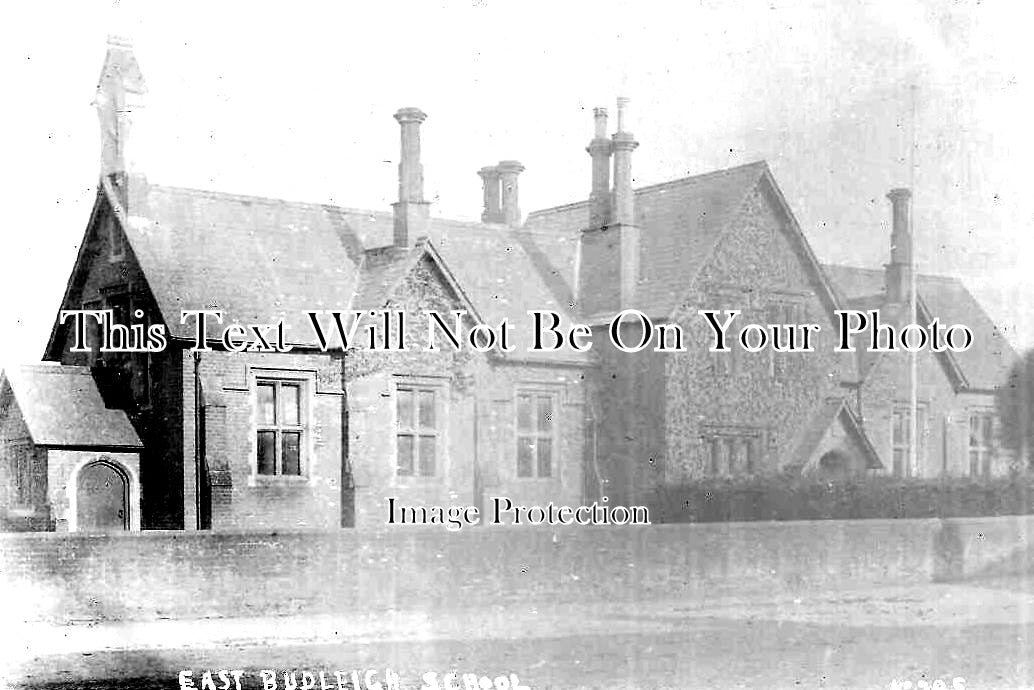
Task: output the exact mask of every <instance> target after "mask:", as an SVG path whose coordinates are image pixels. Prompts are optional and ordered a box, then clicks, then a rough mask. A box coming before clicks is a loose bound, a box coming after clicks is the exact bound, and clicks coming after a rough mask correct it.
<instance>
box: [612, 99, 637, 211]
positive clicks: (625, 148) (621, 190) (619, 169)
mask: <svg viewBox="0 0 1034 690" xmlns="http://www.w3.org/2000/svg"><path fill="white" fill-rule="evenodd" d="M627 109H628V99H627V98H618V129H617V131H616V132H614V136H613V147H614V194H613V197H612V201H611V209H610V219H611V222H612V223H614V224H618V225H634V224H635V200H634V198H633V195H632V152H633V151H635V149H636V147H637V146H639V142H637V141H636V140H635V137H634V136H632V133H631V132H628V131H626V130H625V116H626V111H627Z"/></svg>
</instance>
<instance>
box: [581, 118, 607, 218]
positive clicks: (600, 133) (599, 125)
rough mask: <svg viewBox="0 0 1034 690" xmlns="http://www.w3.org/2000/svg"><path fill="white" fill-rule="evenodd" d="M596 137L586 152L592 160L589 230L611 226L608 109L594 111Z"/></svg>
mask: <svg viewBox="0 0 1034 690" xmlns="http://www.w3.org/2000/svg"><path fill="white" fill-rule="evenodd" d="M592 115H593V124H594V125H595V127H594V136H593V139H592V141H590V142H589V145H588V146H587V147H586V148H585V151H586V152H587V153H588V154H589V157H590V158H591V159H592V188H591V190H590V192H589V228H590V229H593V230H596V229H599V228H602V227H604V226H606V225H609V224H610V157H611V154H612V153H613V145H612V144H611V141H610V139H609V138H608V137H607V109H606V108H594V109H593V111H592Z"/></svg>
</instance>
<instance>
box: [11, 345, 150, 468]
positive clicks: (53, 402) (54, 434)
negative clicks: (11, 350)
mask: <svg viewBox="0 0 1034 690" xmlns="http://www.w3.org/2000/svg"><path fill="white" fill-rule="evenodd" d="M3 380H6V381H7V382H8V383H9V384H10V386H11V390H12V392H13V393H14V398H15V401H16V402H17V404H18V409H19V410H20V411H21V413H22V416H23V417H24V419H25V424H26V425H27V426H28V427H29V434H30V435H31V436H32V440H33V441H34V442H35V443H36V444H37V445H42V446H76V447H82V446H95V447H103V448H126V449H137V448H143V444H142V443H141V442H140V438H139V437H138V436H137V435H136V432H135V431H134V430H133V426H132V425H131V424H130V423H129V419H128V418H127V417H126V413H125V412H123V411H122V410H115V409H109V408H107V407H105V405H104V400H103V399H102V398H101V394H100V391H98V390H97V384H96V383H94V380H93V376H91V375H90V370H89V368H88V367H79V366H62V365H58V364H34V365H26V366H20V367H12V368H10V369H7V370H5V371H4V372H2V373H0V385H2V381H3Z"/></svg>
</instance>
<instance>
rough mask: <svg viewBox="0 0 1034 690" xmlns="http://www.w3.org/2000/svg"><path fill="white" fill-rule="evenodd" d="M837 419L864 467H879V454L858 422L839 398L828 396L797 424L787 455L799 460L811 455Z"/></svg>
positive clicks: (848, 406)
mask: <svg viewBox="0 0 1034 690" xmlns="http://www.w3.org/2000/svg"><path fill="white" fill-rule="evenodd" d="M837 422H839V423H840V424H843V426H844V429H845V430H846V431H847V433H848V434H850V435H851V437H852V439H854V441H855V443H857V444H858V446H859V448H861V449H862V452H863V454H864V455H865V467H866V469H870V470H878V469H882V468H883V463H882V462H880V457H879V454H878V453H877V452H876V449H875V448H874V447H873V445H872V442H871V441H870V440H869V437H868V436H867V435H866V434H865V431H863V430H862V425H861V422H860V421H859V420H858V417H857V416H856V415H855V413H854V412H853V411H852V410H851V406H850V405H848V404H847V402H846V401H845V400H844V399H842V398H829V399H827V400H823V401H822V402H821V403H819V404H818V405H817V406H816V407H815V409H814V410H812V413H811V415H810V416H809V417H808V419H807V420H806V421H805V423H804V424H803V425H802V426H801V427H799V429H798V433H797V437H796V438H795V439H794V443H793V446H792V447H793V450H792V451H791V452H790V455H789V456H788V457H789V458H791V459H793V460H799V459H802V458H809V457H811V455H812V453H814V451H815V448H816V447H817V446H818V444H819V442H820V441H822V439H823V437H825V435H826V432H827V431H828V430H829V428H830V426H831V425H832V424H835V423H837Z"/></svg>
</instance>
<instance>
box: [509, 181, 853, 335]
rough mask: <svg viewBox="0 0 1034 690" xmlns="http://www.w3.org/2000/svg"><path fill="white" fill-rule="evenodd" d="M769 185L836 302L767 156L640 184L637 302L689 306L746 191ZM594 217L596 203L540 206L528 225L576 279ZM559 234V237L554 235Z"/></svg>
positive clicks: (657, 308)
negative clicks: (582, 241) (582, 238)
mask: <svg viewBox="0 0 1034 690" xmlns="http://www.w3.org/2000/svg"><path fill="white" fill-rule="evenodd" d="M759 185H763V186H764V189H765V191H766V192H768V193H769V194H770V197H771V198H772V199H773V200H774V202H775V203H776V205H777V206H778V207H779V208H780V210H781V211H782V213H783V214H784V215H785V217H786V219H787V223H788V230H789V232H790V233H791V236H792V237H791V239H795V240H796V244H797V247H796V249H797V251H798V252H799V254H800V255H801V256H802V257H803V259H804V261H805V264H806V265H807V266H809V267H810V271H811V274H812V278H813V279H814V280H815V281H816V284H817V287H818V291H819V293H820V296H822V297H824V300H825V301H826V303H827V306H829V307H832V306H833V304H834V300H833V294H832V292H831V290H830V289H829V286H828V285H827V284H826V283H825V276H824V274H823V273H822V271H821V269H820V267H819V264H818V261H817V260H816V259H815V257H814V255H813V253H812V251H811V247H810V245H809V244H808V242H807V241H806V240H805V239H804V236H803V234H802V233H801V230H800V227H799V226H798V224H797V221H796V219H795V218H794V217H793V214H792V212H791V211H790V208H789V206H788V205H787V204H786V201H785V199H784V198H783V196H782V193H781V192H780V191H779V188H778V186H777V185H776V183H775V180H774V179H773V177H772V174H771V171H770V170H769V168H768V164H767V163H765V162H764V161H758V162H755V163H748V164H746V165H741V166H738V167H735V168H729V169H727V170H718V171H715V172H711V173H707V174H705V175H696V176H694V177H687V178H684V179H681V180H675V181H672V182H665V183H663V184H658V185H652V186H649V187H642V188H640V189H637V190H635V214H636V223H637V225H638V226H639V227H640V229H641V233H640V255H639V261H640V279H639V283H638V285H637V289H636V307H637V308H638V309H640V310H642V311H645V312H647V313H649V314H651V315H664V316H670V315H672V314H673V313H674V312H675V311H676V310H678V309H680V308H681V307H683V306H684V305H683V301H684V299H685V297H686V294H687V292H688V291H689V289H690V287H691V285H692V284H693V281H694V279H695V278H696V276H697V274H698V273H699V272H700V270H701V269H702V268H703V267H704V265H705V264H706V263H707V261H708V260H709V259H710V257H711V255H712V254H713V253H714V251H715V249H716V248H717V247H718V245H719V244H720V242H721V238H722V237H723V235H724V233H725V230H726V229H728V228H729V227H730V225H731V223H732V221H733V220H734V219H736V218H737V217H738V215H739V213H740V211H741V210H742V209H743V204H744V202H745V201H746V199H747V197H748V196H749V195H750V194H751V193H752V192H753V191H754V190H755V189H757V188H758V187H759ZM588 220H589V203H588V201H582V202H578V203H574V204H568V205H566V206H558V207H555V208H550V209H544V210H541V211H535V212H533V213H532V214H531V215H529V216H528V221H527V223H526V225H525V228H526V229H527V230H530V231H532V232H534V233H536V235H535V237H536V240H538V238H540V237H541V238H543V239H542V244H543V249H544V250H545V253H546V255H547V256H548V257H549V259H550V262H551V264H552V267H553V269H554V270H555V272H556V273H557V274H558V275H560V276H562V277H563V279H564V281H566V283H567V285H568V286H573V287H575V288H576V287H577V280H578V277H577V261H578V249H577V245H578V235H579V232H580V231H581V230H582V229H584V228H585V227H586V225H587V224H588ZM550 238H553V239H550Z"/></svg>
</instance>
